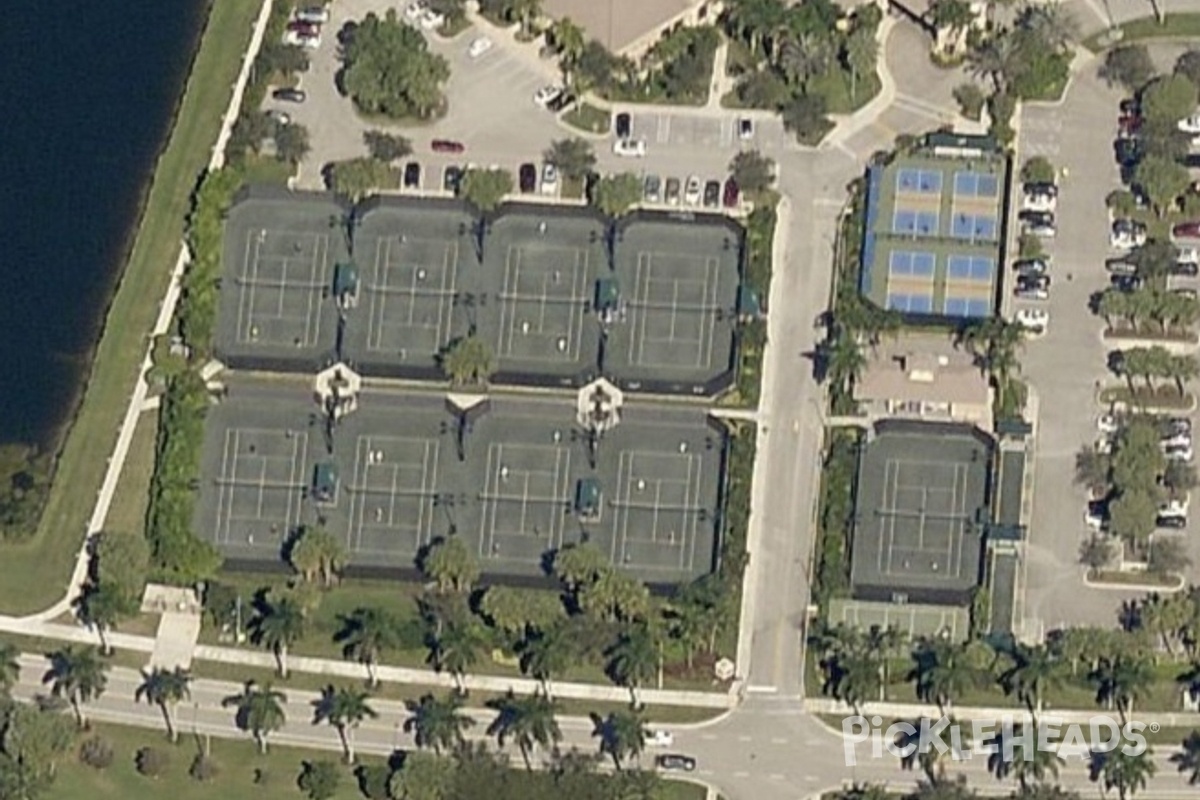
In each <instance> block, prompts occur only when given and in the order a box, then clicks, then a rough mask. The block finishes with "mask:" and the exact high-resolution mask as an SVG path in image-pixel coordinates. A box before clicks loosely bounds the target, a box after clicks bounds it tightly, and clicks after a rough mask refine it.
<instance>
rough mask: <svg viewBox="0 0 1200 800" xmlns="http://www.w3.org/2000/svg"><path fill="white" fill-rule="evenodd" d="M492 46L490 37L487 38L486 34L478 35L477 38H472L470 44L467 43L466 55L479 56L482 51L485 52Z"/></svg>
mask: <svg viewBox="0 0 1200 800" xmlns="http://www.w3.org/2000/svg"><path fill="white" fill-rule="evenodd" d="M492 47H493V43H492V40H491V39H489V38H488V37H486V36H480V37H479V38H477V39H475V40H473V41H472V42H471V44H470V45H468V47H467V57H468V58H479V57H480V56H482V55H483V54H484V53H486V52H487V51H488V50H491V49H492Z"/></svg>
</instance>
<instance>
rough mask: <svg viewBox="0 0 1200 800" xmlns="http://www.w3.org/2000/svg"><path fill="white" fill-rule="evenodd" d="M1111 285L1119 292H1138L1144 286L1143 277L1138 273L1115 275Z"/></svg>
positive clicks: (1110, 280)
mask: <svg viewBox="0 0 1200 800" xmlns="http://www.w3.org/2000/svg"><path fill="white" fill-rule="evenodd" d="M1109 285H1110V286H1112V288H1114V289H1116V290H1117V291H1118V292H1136V291H1137V290H1138V289H1140V288H1142V279H1141V278H1139V277H1138V276H1136V275H1113V276H1112V277H1111V278H1109Z"/></svg>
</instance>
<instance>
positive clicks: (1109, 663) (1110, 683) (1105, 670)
mask: <svg viewBox="0 0 1200 800" xmlns="http://www.w3.org/2000/svg"><path fill="white" fill-rule="evenodd" d="M1153 678H1154V676H1153V673H1152V672H1151V670H1150V665H1149V664H1147V663H1146V662H1145V661H1143V660H1141V659H1140V658H1127V657H1125V656H1123V655H1118V656H1116V657H1115V658H1111V659H1107V658H1106V659H1104V660H1102V661H1101V662H1100V666H1099V667H1098V668H1097V669H1095V670H1094V671H1093V672H1092V680H1093V681H1095V682H1096V684H1097V696H1098V697H1099V698H1100V699H1101V700H1104V701H1105V702H1108V703H1113V704H1115V705H1116V707H1117V712H1118V713H1119V714H1120V715H1121V723H1122V724H1124V723H1125V721H1126V719H1127V717H1128V716H1129V715H1130V714H1132V713H1133V704H1134V701H1135V700H1137V699H1139V698H1140V697H1141V696H1142V694H1143V693H1144V692H1145V691H1146V688H1147V687H1148V686H1149V685H1150V684H1151V683H1152V682H1153Z"/></svg>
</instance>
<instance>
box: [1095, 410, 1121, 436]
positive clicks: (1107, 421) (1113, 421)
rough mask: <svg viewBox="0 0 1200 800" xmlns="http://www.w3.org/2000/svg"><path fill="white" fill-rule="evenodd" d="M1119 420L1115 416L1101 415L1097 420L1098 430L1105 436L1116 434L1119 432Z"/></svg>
mask: <svg viewBox="0 0 1200 800" xmlns="http://www.w3.org/2000/svg"><path fill="white" fill-rule="evenodd" d="M1118 427H1120V426H1119V425H1118V424H1117V418H1116V416H1114V415H1113V414H1101V415H1100V416H1099V417H1097V418H1096V430H1098V431H1100V432H1101V433H1103V434H1110V435H1111V434H1114V433H1116V432H1117V428H1118Z"/></svg>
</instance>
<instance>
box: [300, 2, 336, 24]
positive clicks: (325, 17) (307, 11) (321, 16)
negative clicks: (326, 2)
mask: <svg viewBox="0 0 1200 800" xmlns="http://www.w3.org/2000/svg"><path fill="white" fill-rule="evenodd" d="M296 19H298V20H300V21H301V22H311V23H312V24H314V25H324V24H325V23H326V22H329V9H328V8H326V7H325V6H306V7H305V8H302V9H300V10H299V11H297V12H296Z"/></svg>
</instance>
